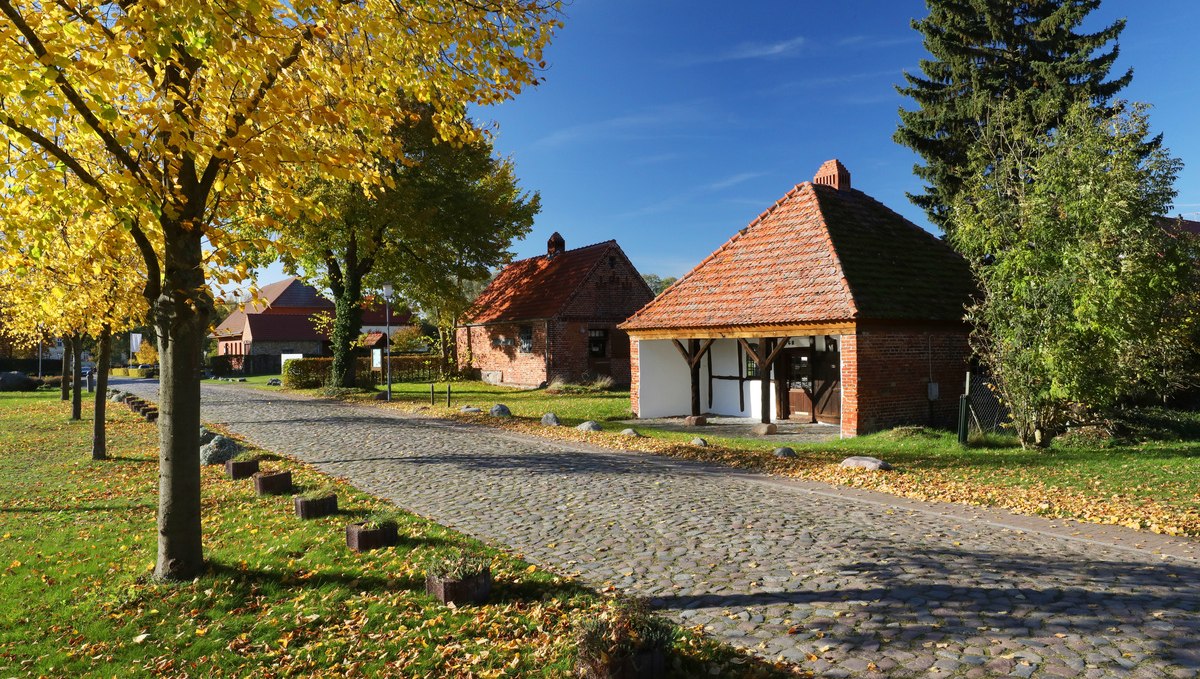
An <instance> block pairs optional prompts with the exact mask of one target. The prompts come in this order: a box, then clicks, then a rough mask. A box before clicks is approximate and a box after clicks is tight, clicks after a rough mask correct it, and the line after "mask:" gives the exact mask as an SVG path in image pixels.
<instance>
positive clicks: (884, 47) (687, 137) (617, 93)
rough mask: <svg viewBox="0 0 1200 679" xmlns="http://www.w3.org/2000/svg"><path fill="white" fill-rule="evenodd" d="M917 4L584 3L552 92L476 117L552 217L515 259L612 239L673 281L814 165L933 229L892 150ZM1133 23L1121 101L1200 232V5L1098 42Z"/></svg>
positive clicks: (1125, 47) (1124, 7)
mask: <svg viewBox="0 0 1200 679" xmlns="http://www.w3.org/2000/svg"><path fill="white" fill-rule="evenodd" d="M925 14H926V10H925V5H924V2H923V1H922V0H874V1H868V0H844V1H842V2H801V1H799V0H753V1H748V2H716V1H714V0H706V1H702V2H696V1H695V0H692V1H689V2H684V1H682V0H650V1H647V0H576V1H575V2H574V3H573V4H572V5H571V6H569V7H568V8H567V17H566V26H565V27H564V28H563V29H562V31H561V32H560V33H559V34H558V36H557V38H556V39H555V42H554V44H553V45H552V46H551V48H550V50H549V53H548V58H547V61H548V64H549V68H548V69H547V71H546V72H545V82H544V83H543V84H542V85H540V86H538V87H537V88H534V89H531V90H527V91H526V92H525V93H523V94H521V95H520V96H519V97H518V98H517V99H516V100H514V101H511V102H507V103H505V104H503V105H501V106H498V107H492V108H488V109H479V110H477V111H476V112H475V116H476V117H477V118H479V119H480V120H487V119H491V120H494V121H495V122H496V124H497V129H496V147H497V150H498V151H499V152H500V153H502V154H504V155H508V156H511V157H512V158H513V159H514V160H515V162H516V165H517V173H518V176H519V177H520V178H521V182H522V185H523V186H524V187H525V188H527V189H531V190H537V191H540V192H541V196H542V213H541V214H540V215H539V216H538V218H537V221H536V224H535V226H534V228H533V230H532V232H531V233H530V234H529V236H528V237H527V238H526V239H525V240H524V241H522V242H519V243H517V244H516V245H515V251H516V252H517V254H518V256H519V257H527V256H531V255H536V254H540V253H542V252H544V249H545V243H546V239H547V238H548V237H549V236H550V234H551V233H553V232H554V231H559V232H561V233H562V234H563V236H564V238H565V239H566V241H567V247H568V248H572V247H577V246H581V245H586V244H589V243H594V242H598V241H602V240H608V239H610V238H615V239H616V240H617V241H618V242H619V243H620V244H621V247H622V248H624V249H625V251H626V252H627V253H628V254H629V256H630V258H631V259H632V260H633V262H634V264H635V265H636V266H637V267H638V269H639V270H641V271H642V273H657V274H659V275H663V276H678V275H681V274H683V273H685V272H686V271H688V270H689V269H691V268H692V267H693V266H695V265H696V264H697V263H698V262H699V261H700V260H702V259H703V258H704V257H705V256H707V255H708V253H710V252H712V251H713V250H714V249H716V248H717V247H718V246H720V245H721V243H723V242H724V241H725V240H726V239H728V238H729V237H730V236H731V235H733V233H734V232H736V231H737V230H738V229H740V228H742V227H744V226H745V225H746V224H747V223H749V222H750V221H751V220H752V219H753V218H754V217H755V216H756V215H758V214H759V213H760V212H762V211H763V210H765V209H766V208H768V207H769V206H770V205H771V204H772V203H773V202H774V201H775V200H776V199H778V198H779V197H780V196H782V195H783V194H784V193H785V192H787V190H788V189H790V188H791V187H792V186H793V185H795V184H796V183H798V182H802V181H808V180H810V179H812V175H813V173H814V172H815V171H816V169H817V167H819V166H820V164H821V162H822V161H824V160H826V159H829V158H835V157H836V158H838V159H840V160H841V161H842V162H843V163H844V164H845V165H846V166H847V168H849V170H850V172H851V174H852V177H853V184H854V186H855V188H859V189H861V190H863V191H865V192H867V193H868V194H870V195H872V196H874V197H875V198H877V199H878V200H880V201H882V202H883V203H884V204H886V205H888V206H889V207H891V208H892V209H894V210H896V211H898V212H900V213H901V214H903V215H905V216H906V217H908V218H909V219H910V220H912V221H913V222H915V223H917V224H919V225H921V226H925V227H926V228H930V227H929V226H928V223H927V221H926V220H925V219H924V215H923V213H922V212H921V211H920V210H918V209H916V208H915V207H913V206H912V204H911V203H909V201H908V199H907V198H906V197H905V192H906V191H911V192H916V191H919V190H920V188H921V184H920V182H919V181H918V180H917V179H916V178H915V177H914V176H913V174H912V166H913V163H914V162H916V161H917V157H916V156H915V155H914V154H912V153H911V152H910V151H909V150H908V149H905V148H903V147H901V146H898V145H896V144H895V143H894V142H892V138H891V137H892V133H893V132H894V131H895V129H896V125H897V122H898V117H897V114H896V111H897V109H898V108H899V107H901V106H911V103H909V102H907V101H906V100H905V99H904V98H902V97H901V96H900V95H899V94H897V93H896V92H895V89H894V87H893V85H895V84H897V83H900V82H901V81H902V76H901V74H902V72H903V71H905V70H911V71H915V70H916V69H917V64H918V61H919V60H920V59H921V58H922V57H924V56H925V55H926V53H925V51H924V48H923V47H922V45H921V41H920V36H919V34H918V33H917V32H916V31H914V30H912V29H911V28H910V26H909V20H910V19H911V18H914V17H921V16H924V15H925ZM1119 17H1126V18H1127V19H1128V20H1129V24H1128V26H1127V28H1126V29H1125V32H1124V34H1123V36H1122V38H1121V41H1120V46H1121V58H1120V61H1119V62H1118V68H1116V69H1114V72H1124V69H1125V68H1127V67H1129V66H1132V67H1133V68H1134V79H1133V83H1132V85H1131V86H1130V87H1128V88H1127V89H1126V90H1125V91H1124V92H1123V93H1122V96H1123V97H1124V98H1127V99H1131V100H1137V101H1145V102H1147V103H1150V104H1152V105H1153V106H1154V109H1153V110H1152V112H1151V121H1152V123H1153V124H1154V126H1155V128H1156V129H1157V130H1159V131H1161V132H1163V133H1164V134H1165V141H1166V145H1167V146H1168V147H1169V148H1170V149H1171V150H1172V152H1173V154H1174V155H1176V156H1178V157H1180V158H1182V159H1183V160H1184V162H1185V164H1186V167H1185V169H1184V172H1183V173H1182V175H1181V176H1180V181H1179V184H1178V189H1179V197H1178V198H1177V200H1176V209H1175V212H1182V213H1185V214H1190V215H1191V216H1192V217H1193V218H1200V125H1198V124H1197V121H1200V82H1198V78H1197V69H1200V37H1198V36H1197V34H1196V29H1197V27H1200V2H1196V1H1195V0H1152V1H1150V2H1138V1H1135V0H1107V2H1105V3H1104V6H1102V7H1101V9H1100V10H1099V11H1098V12H1096V13H1095V14H1094V15H1093V17H1092V21H1091V22H1090V26H1089V28H1093V29H1094V28H1096V27H1099V26H1101V25H1103V24H1105V23H1107V22H1109V21H1111V20H1113V19H1116V18H1119Z"/></svg>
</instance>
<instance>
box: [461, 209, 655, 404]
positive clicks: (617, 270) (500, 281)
mask: <svg viewBox="0 0 1200 679" xmlns="http://www.w3.org/2000/svg"><path fill="white" fill-rule="evenodd" d="M653 298H654V293H652V292H651V291H650V288H649V287H648V286H647V285H646V282H645V281H644V280H642V276H641V274H639V273H638V271H637V269H636V268H634V266H633V264H632V263H631V262H630V261H629V258H628V257H626V256H625V253H624V251H622V250H621V247H620V246H619V245H617V242H616V241H612V240H610V241H605V242H603V243H597V244H595V245H588V246H586V247H582V248H576V249H574V250H567V249H566V243H565V241H564V240H563V237H562V236H560V235H559V234H557V233H555V234H554V235H552V236H551V237H550V240H549V241H548V242H547V244H546V254H544V255H539V256H537V257H531V258H529V259H523V260H520V261H517V262H513V263H512V264H509V265H508V266H507V267H505V268H504V269H503V270H502V271H501V272H500V273H499V275H497V276H496V278H495V280H493V281H492V282H491V283H490V284H489V285H488V286H487V288H485V289H484V291H483V292H482V293H480V295H479V297H478V298H477V299H476V300H475V303H474V305H473V306H472V307H471V309H470V310H469V311H468V312H467V314H466V315H465V317H464V318H463V320H462V322H461V323H460V326H459V328H458V329H457V333H456V341H457V345H458V347H457V348H458V356H459V360H460V361H462V362H464V364H465V365H464V367H468V368H474V369H477V370H478V371H479V373H480V376H481V378H482V379H483V380H485V381H487V382H491V383H494V384H505V385H513V386H525V387H536V386H539V385H543V384H546V383H548V382H550V381H553V380H554V379H555V378H561V379H563V380H566V381H569V382H580V381H588V380H591V379H594V378H596V377H600V376H608V377H611V378H612V379H613V381H614V382H615V383H617V384H622V385H624V384H629V379H630V373H629V338H628V336H627V335H626V334H625V333H624V332H622V331H621V330H619V329H618V328H617V324H618V323H620V322H621V321H624V320H625V319H626V318H628V317H629V316H630V314H632V313H633V312H634V311H637V310H638V309H639V308H641V307H642V305H644V304H645V303H646V302H649V301H650V300H651V299H653Z"/></svg>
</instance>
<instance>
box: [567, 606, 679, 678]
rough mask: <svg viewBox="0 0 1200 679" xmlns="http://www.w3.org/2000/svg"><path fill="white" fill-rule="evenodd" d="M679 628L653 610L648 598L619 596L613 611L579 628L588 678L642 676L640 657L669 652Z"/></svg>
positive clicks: (581, 656) (582, 671) (581, 659)
mask: <svg viewBox="0 0 1200 679" xmlns="http://www.w3.org/2000/svg"><path fill="white" fill-rule="evenodd" d="M674 640H675V628H674V626H672V625H671V623H669V622H667V621H666V620H665V619H663V618H662V617H660V616H657V615H655V614H654V613H653V612H651V611H650V607H649V606H648V605H647V604H646V602H645V601H644V600H641V599H633V598H624V597H622V598H620V599H617V601H616V604H615V605H614V607H613V610H612V611H611V612H608V613H605V614H602V615H600V616H599V617H595V618H589V619H588V620H586V621H584V622H583V624H582V625H581V626H580V627H579V630H578V632H577V634H576V644H577V649H578V652H579V665H580V666H579V670H580V674H581V675H582V676H584V677H610V676H629V677H632V676H639V670H640V669H642V668H639V667H638V662H639V660H640V659H641V658H639V656H640V655H641V654H643V653H646V652H648V651H662V652H665V651H666V650H667V649H669V648H670V647H671V645H672V644H673V643H674Z"/></svg>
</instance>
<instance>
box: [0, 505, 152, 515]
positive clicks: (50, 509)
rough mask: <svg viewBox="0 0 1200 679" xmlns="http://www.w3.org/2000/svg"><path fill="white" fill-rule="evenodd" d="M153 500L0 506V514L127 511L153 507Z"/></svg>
mask: <svg viewBox="0 0 1200 679" xmlns="http://www.w3.org/2000/svg"><path fill="white" fill-rule="evenodd" d="M154 508H155V505H154V503H153V502H129V503H125V504H114V505H80V506H78V507H57V506H54V505H47V506H43V507H4V506H0V514H58V513H71V514H74V513H86V512H128V511H133V510H137V509H154Z"/></svg>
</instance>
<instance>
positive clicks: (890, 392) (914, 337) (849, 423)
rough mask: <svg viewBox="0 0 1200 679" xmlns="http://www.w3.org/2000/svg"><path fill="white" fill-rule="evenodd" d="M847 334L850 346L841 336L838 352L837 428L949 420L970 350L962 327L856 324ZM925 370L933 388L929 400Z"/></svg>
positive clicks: (947, 423) (857, 430) (864, 429)
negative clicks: (850, 334) (839, 409)
mask: <svg viewBox="0 0 1200 679" xmlns="http://www.w3.org/2000/svg"><path fill="white" fill-rule="evenodd" d="M845 339H846V340H850V339H851V338H850V337H846V338H845ZM853 340H854V342H853V344H854V351H850V350H849V349H850V346H849V345H850V342H848V341H847V342H845V343H844V352H843V355H842V361H843V364H842V389H843V401H842V403H843V418H844V420H843V422H844V426H843V434H845V435H853V434H867V433H870V432H874V431H880V430H882V429H887V428H890V427H896V426H901V425H925V426H934V427H946V428H952V427H953V426H954V424H955V420H956V418H957V416H958V396H959V394H961V393H962V390H963V381H964V376H965V375H966V371H967V364H968V360H969V358H970V356H971V350H970V346H969V345H968V343H967V332H966V330H965V329H960V328H936V327H932V328H931V327H928V326H927V327H920V326H913V325H910V326H902V327H889V326H883V325H874V326H866V327H860V328H859V330H858V332H857V334H856V335H855V336H854V337H853ZM931 376H932V381H933V382H936V383H937V384H938V391H939V394H938V398H937V400H934V401H930V400H929V398H928V384H929V382H930V381H931V379H930V378H931ZM855 382H857V384H856V386H855ZM851 428H852V429H853V431H850V430H851Z"/></svg>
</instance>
